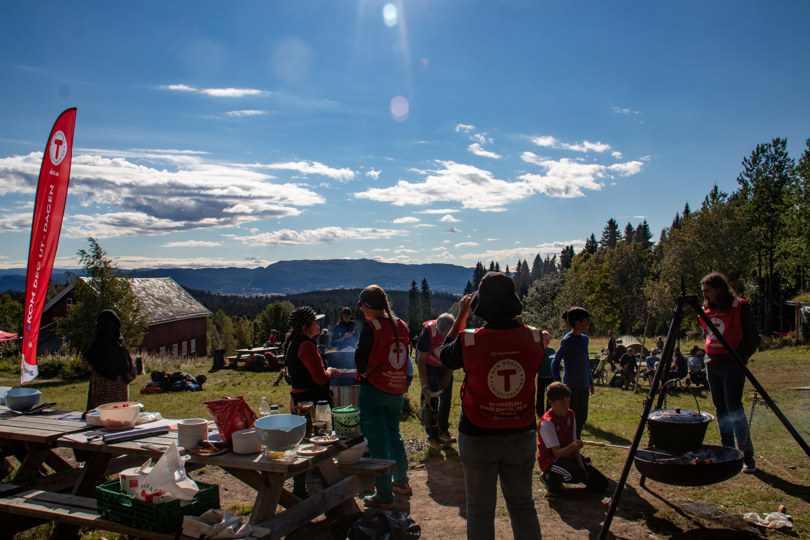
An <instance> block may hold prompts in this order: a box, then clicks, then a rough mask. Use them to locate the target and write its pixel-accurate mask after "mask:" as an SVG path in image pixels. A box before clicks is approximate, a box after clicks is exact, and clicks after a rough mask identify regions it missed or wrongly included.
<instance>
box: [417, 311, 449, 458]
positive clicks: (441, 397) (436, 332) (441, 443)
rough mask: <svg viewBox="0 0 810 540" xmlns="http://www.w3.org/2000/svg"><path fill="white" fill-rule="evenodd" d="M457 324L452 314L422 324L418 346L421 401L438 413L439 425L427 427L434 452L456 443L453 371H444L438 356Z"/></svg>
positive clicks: (426, 430)
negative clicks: (452, 425)
mask: <svg viewBox="0 0 810 540" xmlns="http://www.w3.org/2000/svg"><path fill="white" fill-rule="evenodd" d="M455 321H456V320H455V319H454V318H453V316H452V315H450V314H449V313H442V314H441V315H439V318H438V319H436V320H435V321H425V322H423V323H422V333H421V334H420V335H419V343H418V345H417V346H416V350H417V351H418V352H417V355H416V365H417V368H418V370H419V380H420V381H421V382H422V396H421V400H422V401H423V402H427V404H428V405H429V406H430V408H431V409H432V410H433V411H435V412H436V413H437V414H436V425H428V424H425V433H427V436H428V445H429V446H430V448H431V450H441V449H442V448H444V447H445V446H446V445H450V444H452V443H454V442H456V439H455V438H454V437H453V436H452V435H450V404H451V403H452V401H453V371H452V370H449V369H447V368H446V367H444V364H442V361H441V360H440V359H439V353H440V352H441V349H442V344H444V337H445V336H446V335H447V333H448V332H449V331H450V329H451V328H452V327H453V323H454V322H455Z"/></svg>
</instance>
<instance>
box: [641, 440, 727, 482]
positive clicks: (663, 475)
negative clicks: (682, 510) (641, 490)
mask: <svg viewBox="0 0 810 540" xmlns="http://www.w3.org/2000/svg"><path fill="white" fill-rule="evenodd" d="M633 462H634V463H635V465H636V469H638V472H640V473H641V474H642V475H644V476H647V477H649V478H652V479H653V480H655V481H657V482H661V483H663V484H670V485H673V486H707V485H710V484H716V483H718V482H723V481H724V480H728V479H729V478H732V477H734V476H736V474H737V473H739V472H740V470H741V469H742V465H743V455H742V452H740V451H739V450H737V449H736V448H729V447H727V446H709V445H704V446H701V447H699V448H698V449H697V450H693V451H690V452H673V451H668V450H661V449H658V448H646V449H643V450H639V451H638V452H636V455H635V457H634V459H633Z"/></svg>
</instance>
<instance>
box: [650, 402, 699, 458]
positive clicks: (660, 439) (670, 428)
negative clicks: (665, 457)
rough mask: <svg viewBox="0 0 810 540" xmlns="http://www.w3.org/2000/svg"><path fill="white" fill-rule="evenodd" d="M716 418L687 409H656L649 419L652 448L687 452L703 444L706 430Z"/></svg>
mask: <svg viewBox="0 0 810 540" xmlns="http://www.w3.org/2000/svg"><path fill="white" fill-rule="evenodd" d="M712 420H714V416H712V415H711V414H709V413H706V412H700V411H690V410H686V409H656V410H654V411H652V412H651V413H650V415H649V416H648V417H647V426H648V427H649V430H650V446H653V447H655V448H660V449H663V450H675V451H680V452H685V451H687V450H696V449H698V448H700V445H702V444H703V438H704V437H705V436H706V428H708V427H709V422H711V421H712Z"/></svg>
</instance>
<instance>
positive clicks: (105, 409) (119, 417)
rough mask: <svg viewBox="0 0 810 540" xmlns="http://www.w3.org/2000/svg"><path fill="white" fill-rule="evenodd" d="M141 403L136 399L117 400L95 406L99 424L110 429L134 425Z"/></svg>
mask: <svg viewBox="0 0 810 540" xmlns="http://www.w3.org/2000/svg"><path fill="white" fill-rule="evenodd" d="M141 407H143V404H141V403H138V402H137V401H117V402H115V403H105V404H104V405H99V406H98V407H96V410H97V411H98V419H99V421H100V422H101V425H102V426H104V427H106V428H110V429H127V428H131V427H133V426H134V425H135V422H137V421H138V415H139V414H140V413H141Z"/></svg>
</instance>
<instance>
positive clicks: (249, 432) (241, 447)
mask: <svg viewBox="0 0 810 540" xmlns="http://www.w3.org/2000/svg"><path fill="white" fill-rule="evenodd" d="M231 444H233V451H234V453H236V454H255V453H257V452H261V450H262V443H261V441H260V440H259V437H258V436H257V435H256V429H255V428H248V429H240V430H239V431H234V432H233V433H231Z"/></svg>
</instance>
